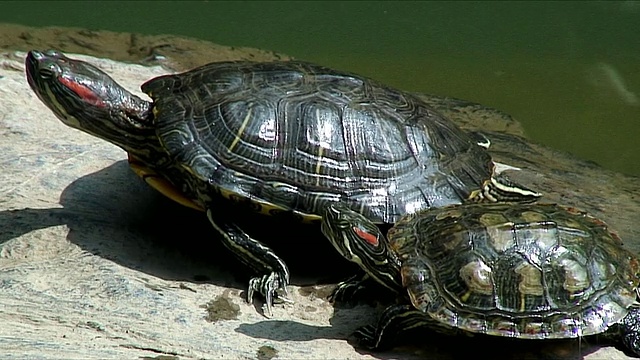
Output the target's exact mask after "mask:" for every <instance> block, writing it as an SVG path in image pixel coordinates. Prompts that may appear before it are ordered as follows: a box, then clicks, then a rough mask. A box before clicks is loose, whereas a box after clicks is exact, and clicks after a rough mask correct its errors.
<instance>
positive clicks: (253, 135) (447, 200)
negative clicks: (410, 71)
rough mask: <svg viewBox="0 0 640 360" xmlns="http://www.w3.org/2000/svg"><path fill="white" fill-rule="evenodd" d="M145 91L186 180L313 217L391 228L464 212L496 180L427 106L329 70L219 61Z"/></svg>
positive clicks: (467, 139)
mask: <svg viewBox="0 0 640 360" xmlns="http://www.w3.org/2000/svg"><path fill="white" fill-rule="evenodd" d="M142 89H143V91H145V92H146V93H148V94H150V96H151V97H152V98H153V100H154V113H155V114H156V122H157V129H158V137H159V138H160V141H161V143H162V145H163V147H165V148H166V150H167V152H168V153H169V155H170V157H171V158H172V159H175V161H177V162H179V163H181V164H182V165H183V168H184V169H185V170H187V171H189V172H191V173H193V174H194V175H195V176H196V177H197V178H198V179H201V180H203V181H205V182H207V183H209V184H210V185H212V186H214V187H219V188H221V189H222V191H221V192H222V193H225V194H236V195H238V196H240V197H244V198H247V199H250V200H252V201H254V200H255V201H256V202H259V203H261V204H274V205H277V207H282V208H285V209H288V210H290V211H292V212H294V213H298V214H302V215H303V216H305V217H310V218H312V217H314V218H317V216H316V215H314V214H319V213H320V210H321V209H322V208H323V207H324V206H325V205H326V204H328V203H330V202H335V201H341V202H343V203H346V204H350V205H351V206H352V207H354V208H357V210H358V211H361V212H362V213H364V214H365V215H366V216H367V217H368V218H369V219H371V220H373V221H374V222H377V223H395V222H396V221H397V220H398V219H399V218H400V217H401V216H402V215H405V214H407V213H412V212H414V211H416V210H417V209H423V208H428V207H436V206H438V207H440V206H444V205H449V204H454V203H460V202H461V201H463V200H464V199H466V198H467V197H469V196H470V194H471V193H472V192H473V191H475V190H478V189H480V188H481V187H482V186H483V184H485V183H486V182H487V181H488V180H489V179H490V178H491V176H492V175H493V170H494V165H493V163H492V161H491V158H490V156H489V155H488V154H487V153H486V152H485V151H482V150H481V149H479V146H478V145H477V143H476V142H475V141H474V139H472V138H471V136H470V135H468V134H467V133H465V132H463V131H462V130H460V129H459V128H458V127H457V126H456V125H454V124H453V123H452V122H451V121H449V120H448V119H445V118H443V117H442V116H441V115H439V114H438V113H436V112H435V111H434V110H432V109H431V108H430V107H429V106H428V105H426V103H424V102H423V101H421V100H419V99H417V98H416V97H414V96H413V95H410V94H406V93H403V92H400V91H398V90H394V89H391V88H389V87H386V86H384V85H382V84H379V83H377V82H375V81H373V80H370V79H366V78H362V77H359V76H356V75H352V74H347V73H342V72H338V71H334V70H330V69H327V68H324V67H321V66H316V65H312V64H308V63H304V62H277V63H263V64H259V63H242V62H238V63H235V62H227V63H213V64H209V65H205V66H203V67H201V68H198V69H195V70H192V71H190V72H187V73H183V74H177V75H167V76H162V77H159V78H156V79H152V80H150V81H149V82H147V83H145V84H144V85H143V86H142ZM281 184H288V186H282V185H281ZM203 191H204V190H203ZM198 196H202V194H198Z"/></svg>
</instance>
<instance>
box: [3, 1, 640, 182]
mask: <svg viewBox="0 0 640 360" xmlns="http://www.w3.org/2000/svg"><path fill="white" fill-rule="evenodd" d="M0 22H5V23H16V24H23V25H30V26H73V27H84V28H89V29H94V30H112V31H126V32H140V33H146V34H175V35H185V36H190V37H197V38H202V39H205V40H209V41H213V42H216V43H219V44H223V45H230V46H250V47H256V48H262V49H267V50H274V51H277V52H282V53H285V54H288V55H292V56H294V57H297V58H300V59H305V60H310V61H314V62H318V63H321V64H323V65H327V66H331V67H336V68H340V69H343V70H349V71H354V72H357V73H360V74H363V75H367V76H370V77H374V78H376V79H378V80H381V81H383V82H386V83H388V84H390V85H393V86H396V87H399V88H402V89H405V90H410V91H420V92H425V93H434V94H439V95H448V96H454V97H459V98H463V99H467V100H472V101H476V102H480V103H483V104H485V105H489V106H493V107H496V108H499V109H501V110H504V111H506V112H508V113H510V114H511V115H513V116H514V117H516V119H518V120H520V121H521V122H522V123H523V125H524V126H525V129H526V130H527V133H528V134H529V136H530V137H531V138H532V139H535V140H537V141H539V142H542V143H545V144H547V145H549V146H552V147H555V148H559V149H564V150H567V151H570V152H572V153H574V154H576V155H578V156H580V157H582V158H585V159H590V160H593V161H596V162H598V163H600V164H602V165H603V166H605V167H608V168H610V169H614V170H618V171H621V172H624V173H627V174H634V175H640V141H639V137H640V2H633V1H623V2H612V1H606V2H591V1H590V2H573V1H572V2H546V1H545V2H399V1H389V2H364V1H358V2H355V1H354V2H334V1H327V2H308V1H298V2H267V1H264V2H240V1H238V2H218V1H197V2H184V1H180V2H177V1H176V2H159V1H155V2H140V1H138V2H134V1H132V2H116V1H108V2H107V1H105V2H75V1H74V2H50V1H47V2H36V1H23V2H4V1H3V2H0Z"/></svg>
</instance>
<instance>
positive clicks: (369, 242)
mask: <svg viewBox="0 0 640 360" xmlns="http://www.w3.org/2000/svg"><path fill="white" fill-rule="evenodd" d="M321 230H322V233H323V234H324V235H325V236H326V237H327V238H328V239H329V241H330V242H331V243H332V244H333V246H334V247H335V248H336V250H338V252H339V253H340V255H342V256H343V257H344V258H345V259H347V260H349V261H351V262H354V263H356V264H358V265H359V266H360V267H361V268H362V270H364V271H365V272H366V273H367V274H369V276H371V277H373V278H374V279H376V280H377V281H378V282H379V283H381V284H382V285H384V286H386V287H388V288H390V289H392V290H394V291H397V290H398V288H399V287H400V286H401V281H400V280H399V279H400V265H399V263H398V261H397V258H396V255H395V253H394V252H393V251H392V250H391V248H390V247H389V242H388V241H387V238H386V237H385V236H384V235H383V234H382V231H381V230H380V228H379V227H378V226H377V225H376V224H374V223H372V222H371V221H370V220H369V219H367V218H366V217H364V216H363V215H362V214H360V213H358V212H356V211H353V210H351V209H349V208H348V207H347V206H345V205H343V204H340V203H335V204H331V205H329V206H327V208H326V209H325V212H324V214H323V217H322V222H321Z"/></svg>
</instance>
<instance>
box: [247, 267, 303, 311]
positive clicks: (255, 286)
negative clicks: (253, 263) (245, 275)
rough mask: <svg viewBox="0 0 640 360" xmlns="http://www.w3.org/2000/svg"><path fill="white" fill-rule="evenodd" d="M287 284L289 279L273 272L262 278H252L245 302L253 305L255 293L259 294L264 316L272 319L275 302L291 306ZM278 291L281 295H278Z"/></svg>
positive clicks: (291, 301)
mask: <svg viewBox="0 0 640 360" xmlns="http://www.w3.org/2000/svg"><path fill="white" fill-rule="evenodd" d="M288 284H289V279H288V278H286V276H285V277H284V278H283V276H282V275H281V274H278V273H275V272H272V273H270V274H268V275H263V276H262V277H254V278H252V279H251V280H249V288H248V289H247V302H249V303H253V297H254V295H255V293H259V294H261V295H262V296H264V302H265V309H266V311H265V315H266V316H267V317H272V316H273V304H275V303H276V302H277V303H289V304H293V300H291V299H289V292H288V291H287V285H288ZM279 291H280V292H281V294H279V293H278V292H279Z"/></svg>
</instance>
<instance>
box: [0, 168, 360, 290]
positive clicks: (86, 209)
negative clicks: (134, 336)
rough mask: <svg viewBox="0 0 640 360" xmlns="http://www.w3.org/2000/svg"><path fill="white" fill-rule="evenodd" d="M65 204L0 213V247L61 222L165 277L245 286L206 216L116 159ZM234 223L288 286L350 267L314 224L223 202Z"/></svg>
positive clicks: (87, 243) (106, 253)
mask: <svg viewBox="0 0 640 360" xmlns="http://www.w3.org/2000/svg"><path fill="white" fill-rule="evenodd" d="M60 204H61V205H62V206H63V208H51V209H29V208H26V209H20V210H7V211H2V212H0V227H1V228H2V229H3V231H2V232H0V244H1V243H4V242H6V241H8V240H11V239H13V238H15V237H18V236H20V235H23V234H26V233H28V232H31V231H33V230H37V229H43V228H47V227H50V226H56V225H66V226H67V227H68V228H69V234H68V239H69V241H70V242H72V243H74V244H76V245H78V246H79V247H81V248H82V249H83V250H85V251H88V252H90V253H92V254H95V255H98V256H101V257H103V258H107V259H109V260H112V261H114V262H116V263H118V264H120V265H123V266H126V267H129V268H131V269H135V270H138V271H141V272H144V273H147V274H149V275H153V276H156V277H159V278H163V279H166V280H178V281H194V282H202V281H205V282H211V283H214V284H216V285H222V286H227V287H234V288H239V289H244V288H245V284H246V283H247V280H248V278H249V276H250V275H251V273H250V272H249V270H248V269H246V267H245V266H244V265H242V264H240V263H239V262H238V261H237V260H236V259H235V258H234V257H233V256H232V255H231V252H230V251H229V250H228V249H226V248H225V247H224V246H223V245H222V243H221V242H220V239H219V238H218V235H217V233H216V232H215V231H214V230H213V228H212V227H211V225H210V224H209V222H208V220H207V218H206V216H205V214H204V213H202V212H198V211H195V210H192V209H189V208H186V207H183V206H181V205H179V204H176V203H174V202H173V201H171V200H169V199H167V198H165V197H163V196H162V195H160V194H159V193H157V192H156V191H155V190H153V189H151V188H150V187H149V186H147V185H146V184H144V183H143V182H142V180H140V179H139V178H138V177H136V176H135V175H134V174H133V172H132V171H131V170H130V169H129V166H128V164H127V162H126V161H119V162H116V163H114V164H113V165H111V166H109V167H107V168H104V169H102V170H100V171H97V172H95V173H92V174H90V175H86V176H84V177H82V178H79V179H77V180H76V181H74V182H73V183H71V184H70V185H69V186H68V187H67V188H66V189H65V190H64V191H63V193H62V196H61V198H60ZM220 206H226V207H228V208H229V211H233V212H236V213H237V214H236V217H237V219H238V223H239V224H240V226H242V227H243V228H245V229H246V231H247V232H249V233H250V234H251V235H252V236H255V237H256V238H258V239H260V240H261V241H263V242H264V243H266V244H268V245H269V246H271V247H272V248H273V249H274V251H276V253H278V254H279V255H280V256H281V257H282V258H283V259H284V260H285V262H287V264H288V265H289V268H290V270H291V273H292V284H294V285H310V284H321V283H332V282H337V281H339V280H342V279H343V278H345V277H347V276H348V275H350V274H352V273H353V271H354V268H353V267H351V266H350V264H348V263H347V262H346V261H344V260H343V259H342V258H340V257H339V255H337V253H336V252H335V250H334V249H333V248H332V247H331V245H330V244H329V242H328V241H326V240H325V239H324V238H323V237H322V235H321V234H320V232H319V227H318V226H312V225H304V224H300V223H295V222H293V221H291V220H280V219H274V218H270V217H267V216H263V215H259V214H254V213H251V212H249V211H246V210H244V209H236V206H235V205H233V204H231V203H229V202H227V201H226V200H223V201H221V204H220Z"/></svg>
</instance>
